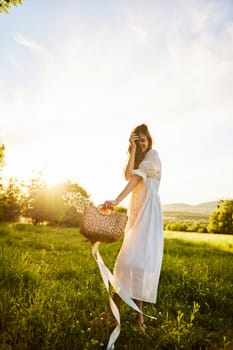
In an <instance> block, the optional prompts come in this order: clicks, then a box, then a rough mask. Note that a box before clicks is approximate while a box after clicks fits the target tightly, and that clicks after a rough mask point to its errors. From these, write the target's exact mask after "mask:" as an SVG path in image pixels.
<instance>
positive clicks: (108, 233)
mask: <svg viewBox="0 0 233 350" xmlns="http://www.w3.org/2000/svg"><path fill="white" fill-rule="evenodd" d="M127 219H128V218H127V215H126V214H125V213H120V212H116V211H113V210H111V209H107V210H106V209H104V208H103V206H99V207H94V206H91V205H90V206H87V207H85V208H84V211H83V218H82V223H81V228H80V233H81V234H82V235H83V236H85V237H86V238H87V239H89V240H90V241H91V243H94V242H106V243H111V242H116V241H118V240H119V239H120V237H121V236H122V234H123V232H124V229H125V226H126V223H127Z"/></svg>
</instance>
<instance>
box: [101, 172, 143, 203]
mask: <svg viewBox="0 0 233 350" xmlns="http://www.w3.org/2000/svg"><path fill="white" fill-rule="evenodd" d="M141 180H142V178H141V177H140V176H138V175H133V177H132V178H131V180H130V181H129V182H128V183H127V185H126V186H125V188H124V189H123V191H122V192H121V193H120V194H119V195H118V196H117V197H116V199H114V200H107V201H105V202H104V206H105V207H106V208H112V207H114V206H115V205H118V204H119V203H120V202H121V201H122V200H123V199H124V198H125V197H127V196H128V194H129V193H130V192H132V191H133V189H134V188H135V187H136V186H137V184H138V183H139V182H140V181H141Z"/></svg>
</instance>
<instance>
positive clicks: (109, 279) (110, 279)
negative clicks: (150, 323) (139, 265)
mask: <svg viewBox="0 0 233 350" xmlns="http://www.w3.org/2000/svg"><path fill="white" fill-rule="evenodd" d="M99 244H100V242H95V243H94V244H93V245H92V254H93V257H94V258H95V260H96V262H97V264H98V266H99V270H100V274H101V277H102V279H103V282H104V285H105V287H106V290H107V292H108V295H109V304H110V309H111V311H112V313H113V316H114V317H115V319H116V322H117V325H116V327H115V328H114V330H113V332H112V334H111V336H110V338H109V341H108V345H107V350H113V349H114V344H115V342H116V340H117V338H118V337H119V335H120V332H121V322H120V313H119V309H118V307H117V305H116V303H115V302H114V301H113V299H112V298H111V296H110V293H109V283H110V284H111V285H112V287H113V289H114V292H115V293H117V294H118V295H119V296H120V297H121V299H122V300H124V302H125V303H126V304H128V305H129V306H130V307H132V308H133V309H134V310H135V311H137V312H139V313H141V314H143V315H144V316H147V317H149V318H152V319H154V320H156V319H157V318H156V317H154V316H150V315H147V314H145V313H144V312H142V311H141V310H140V309H139V308H138V306H137V305H136V304H135V302H134V301H133V300H132V299H131V298H130V297H129V296H128V294H127V293H126V292H125V291H124V290H123V289H122V288H120V287H119V286H118V285H117V283H116V280H115V278H114V276H113V274H112V273H111V271H110V270H109V269H108V267H107V266H106V265H105V264H104V261H103V259H102V257H101V255H100V253H99V249H98V248H99Z"/></svg>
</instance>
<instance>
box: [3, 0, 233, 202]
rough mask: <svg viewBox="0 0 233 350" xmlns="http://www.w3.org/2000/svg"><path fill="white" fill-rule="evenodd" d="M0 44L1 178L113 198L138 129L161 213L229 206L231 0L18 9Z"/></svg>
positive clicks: (232, 187)
mask: <svg viewBox="0 0 233 350" xmlns="http://www.w3.org/2000/svg"><path fill="white" fill-rule="evenodd" d="M0 45H1V54H0V144H1V143H3V144H5V148H6V150H5V156H6V159H5V161H6V165H5V169H4V175H5V176H6V177H8V178H9V177H18V178H22V179H26V178H29V177H30V176H32V175H33V174H34V173H35V172H37V171H42V172H43V174H44V177H45V179H46V180H47V181H48V183H49V184H54V183H56V182H60V181H63V180H67V179H71V180H74V181H77V182H78V183H79V184H80V185H81V186H83V187H84V188H85V189H86V190H87V192H88V193H89V194H90V195H91V198H92V200H93V201H94V203H95V204H100V203H102V202H103V201H105V200H106V199H114V198H115V197H116V196H117V195H118V194H119V192H120V191H122V189H123V188H124V186H125V185H126V184H127V183H126V181H125V179H124V176H123V168H124V166H125V163H126V160H127V149H128V139H129V135H130V133H131V131H132V129H133V128H134V127H135V126H137V125H139V124H142V123H146V124H147V125H148V127H149V129H150V131H151V134H152V136H153V140H154V145H153V147H154V148H155V149H157V151H158V153H159V155H160V158H161V162H162V179H161V184H160V190H159V192H160V197H161V201H162V203H163V204H167V203H178V202H179V203H180V202H185V203H188V204H198V203H201V202H208V201H215V200H220V199H229V198H231V199H232V198H233V98H232V95H233V2H232V0H221V1H220V0H189V1H186V0H167V1H164V0H108V1H103V0H98V1H96V0H85V1H84V0H82V1H81V0H70V1H67V2H65V1H61V0H56V1H52V0H50V1H47V0H40V1H36V0H30V1H29V0H24V2H23V5H22V6H17V7H14V8H12V9H11V10H10V12H9V13H8V14H0ZM128 199H129V196H128V197H127V199H125V200H124V201H123V203H122V204H127V201H128Z"/></svg>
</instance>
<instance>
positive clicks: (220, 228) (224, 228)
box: [208, 200, 233, 234]
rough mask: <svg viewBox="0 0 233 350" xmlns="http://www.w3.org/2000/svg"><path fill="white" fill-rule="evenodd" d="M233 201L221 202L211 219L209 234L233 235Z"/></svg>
mask: <svg viewBox="0 0 233 350" xmlns="http://www.w3.org/2000/svg"><path fill="white" fill-rule="evenodd" d="M232 221H233V200H220V201H219V203H218V206H217V209H216V210H214V211H213V213H212V214H211V216H210V219H209V225H208V232H213V233H226V234H229V233H231V234H232V233H233V222H232Z"/></svg>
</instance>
